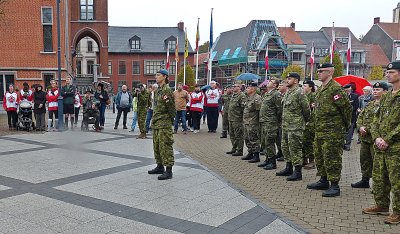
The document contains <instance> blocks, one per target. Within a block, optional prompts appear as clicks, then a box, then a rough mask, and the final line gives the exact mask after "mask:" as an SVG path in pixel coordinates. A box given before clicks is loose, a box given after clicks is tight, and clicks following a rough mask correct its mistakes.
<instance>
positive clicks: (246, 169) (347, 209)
mask: <svg viewBox="0 0 400 234" xmlns="http://www.w3.org/2000/svg"><path fill="white" fill-rule="evenodd" d="M220 126H221V125H220ZM201 131H202V132H201V133H199V134H196V135H195V134H188V135H183V134H176V135H174V136H175V147H176V148H177V149H178V150H180V151H182V152H184V153H185V154H187V155H189V156H190V157H192V158H193V159H194V160H197V161H199V162H200V163H202V164H203V165H205V166H206V167H208V168H209V169H210V170H212V171H213V172H215V173H217V174H219V175H220V176H222V177H223V178H225V179H226V180H227V181H228V182H229V183H231V184H234V185H235V186H237V187H238V189H239V190H241V191H243V193H245V194H248V195H249V196H251V197H253V198H254V199H256V201H259V202H261V204H263V205H264V206H265V207H268V208H271V209H273V210H274V211H276V212H277V215H279V216H280V217H285V218H287V219H289V220H291V221H292V222H293V223H295V224H297V225H299V226H301V227H303V228H304V229H305V230H306V231H308V232H311V233H363V234H366V233H400V225H397V226H396V225H395V226H389V225H386V224H384V223H383V218H384V217H383V216H373V215H363V214H362V213H361V210H362V208H364V207H368V206H371V205H373V204H374V200H373V196H372V194H371V192H370V191H371V190H370V189H353V188H351V187H350V183H354V182H356V181H358V180H360V178H361V172H360V164H359V150H360V149H359V145H357V144H356V140H355V141H353V144H352V150H351V151H350V152H347V151H345V152H344V155H343V169H342V179H341V181H340V188H341V196H340V197H336V198H323V197H322V196H321V192H322V191H313V190H308V189H306V186H307V184H308V183H311V182H315V181H317V180H318V179H319V177H316V175H315V174H316V170H308V171H307V170H303V180H302V181H298V182H288V181H286V178H285V177H278V176H275V173H276V172H277V171H278V170H281V169H283V168H284V167H285V162H278V169H277V170H272V171H266V170H263V169H260V168H258V167H257V166H256V165H254V164H250V163H247V162H246V161H243V160H240V157H232V156H229V155H227V154H225V152H227V151H229V150H230V149H231V143H230V140H229V139H220V131H221V127H219V129H218V131H219V133H217V134H212V133H211V134H210V133H207V125H206V124H202V125H201ZM355 138H356V137H355ZM261 160H265V157H264V156H262V157H261Z"/></svg>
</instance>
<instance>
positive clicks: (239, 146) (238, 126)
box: [229, 121, 244, 152]
mask: <svg viewBox="0 0 400 234" xmlns="http://www.w3.org/2000/svg"><path fill="white" fill-rule="evenodd" d="M229 129H231V131H230V132H229V137H230V139H231V142H232V149H233V150H236V152H243V145H244V139H243V123H242V122H233V121H229Z"/></svg>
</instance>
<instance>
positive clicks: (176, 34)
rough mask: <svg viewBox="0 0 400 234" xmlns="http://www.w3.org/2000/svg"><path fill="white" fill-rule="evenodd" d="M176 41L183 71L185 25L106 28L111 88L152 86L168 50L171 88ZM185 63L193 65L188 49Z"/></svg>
mask: <svg viewBox="0 0 400 234" xmlns="http://www.w3.org/2000/svg"><path fill="white" fill-rule="evenodd" d="M177 39H178V51H179V64H178V65H179V66H178V73H179V70H180V69H181V68H183V54H184V49H185V31H184V23H183V22H180V23H178V25H177V27H114V26H110V27H109V42H110V45H109V49H108V56H109V57H108V74H109V75H110V82H112V85H113V88H114V90H115V89H119V88H120V87H121V86H122V85H124V84H125V85H127V86H128V88H132V87H136V86H137V85H138V84H139V83H142V84H146V85H149V84H153V83H155V82H156V81H155V73H156V72H157V71H158V70H159V69H160V68H161V67H164V66H165V64H166V61H167V50H168V49H169V51H170V55H169V60H170V68H169V73H170V86H171V87H174V84H175V74H176V70H175V69H176V62H175V48H176V41H177ZM188 49H189V57H188V58H187V63H188V64H190V65H191V66H194V52H193V50H192V48H191V46H190V43H189V46H188Z"/></svg>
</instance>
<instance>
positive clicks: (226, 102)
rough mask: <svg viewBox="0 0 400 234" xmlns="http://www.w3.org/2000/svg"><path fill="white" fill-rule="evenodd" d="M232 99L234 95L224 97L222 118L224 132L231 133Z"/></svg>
mask: <svg viewBox="0 0 400 234" xmlns="http://www.w3.org/2000/svg"><path fill="white" fill-rule="evenodd" d="M231 98H232V94H230V95H229V94H224V95H222V104H223V105H224V109H223V111H224V115H223V116H222V130H223V131H229V117H228V116H229V103H230V100H231Z"/></svg>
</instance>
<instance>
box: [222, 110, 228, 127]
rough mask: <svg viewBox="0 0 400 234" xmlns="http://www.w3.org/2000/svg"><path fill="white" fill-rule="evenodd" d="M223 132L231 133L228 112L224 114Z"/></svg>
mask: <svg viewBox="0 0 400 234" xmlns="http://www.w3.org/2000/svg"><path fill="white" fill-rule="evenodd" d="M222 131H229V120H228V112H224V115H223V116H222Z"/></svg>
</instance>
